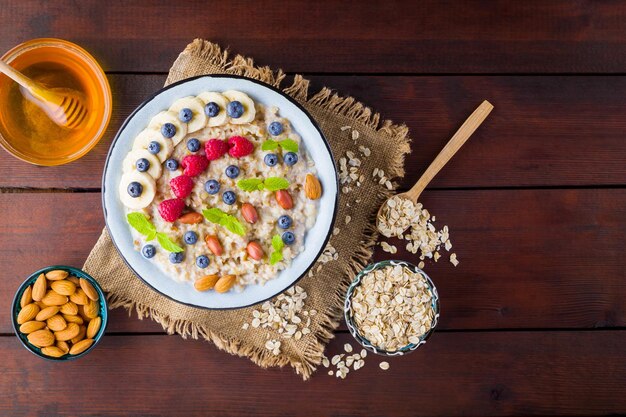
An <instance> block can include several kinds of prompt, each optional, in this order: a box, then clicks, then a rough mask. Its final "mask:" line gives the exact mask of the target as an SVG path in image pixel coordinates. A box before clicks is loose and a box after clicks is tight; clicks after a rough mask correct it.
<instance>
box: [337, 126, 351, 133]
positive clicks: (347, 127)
mask: <svg viewBox="0 0 626 417" xmlns="http://www.w3.org/2000/svg"><path fill="white" fill-rule="evenodd" d="M340 129H341V131H342V132H345V131H346V130H348V129H352V126H341V128H340Z"/></svg>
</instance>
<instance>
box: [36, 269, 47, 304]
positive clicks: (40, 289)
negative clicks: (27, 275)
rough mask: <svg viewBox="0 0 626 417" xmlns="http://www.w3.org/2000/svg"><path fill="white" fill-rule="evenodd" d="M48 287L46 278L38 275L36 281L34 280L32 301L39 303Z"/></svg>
mask: <svg viewBox="0 0 626 417" xmlns="http://www.w3.org/2000/svg"><path fill="white" fill-rule="evenodd" d="M47 285H48V282H47V281H46V277H45V275H44V274H40V275H39V276H38V277H37V280H35V283H34V284H33V294H32V297H33V300H35V301H41V300H42V299H43V297H44V296H45V295H46V286H47Z"/></svg>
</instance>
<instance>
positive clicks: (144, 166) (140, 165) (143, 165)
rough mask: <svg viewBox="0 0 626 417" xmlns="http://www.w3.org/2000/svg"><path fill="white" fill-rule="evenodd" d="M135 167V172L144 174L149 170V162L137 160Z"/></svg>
mask: <svg viewBox="0 0 626 417" xmlns="http://www.w3.org/2000/svg"><path fill="white" fill-rule="evenodd" d="M135 166H136V167H137V171H139V172H146V171H147V170H149V169H150V161H148V160H147V159H146V158H139V159H138V160H137V162H135Z"/></svg>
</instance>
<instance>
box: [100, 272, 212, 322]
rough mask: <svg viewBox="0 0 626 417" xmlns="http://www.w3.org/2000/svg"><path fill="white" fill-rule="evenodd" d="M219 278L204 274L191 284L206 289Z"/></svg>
mask: <svg viewBox="0 0 626 417" xmlns="http://www.w3.org/2000/svg"><path fill="white" fill-rule="evenodd" d="M219 278H220V277H219V276H218V275H215V274H213V275H205V276H203V277H202V278H199V279H197V280H196V282H194V283H193V286H194V288H195V289H196V290H198V291H207V290H210V289H212V288H213V287H215V283H216V282H217V280H218V279H219ZM94 320H95V319H94ZM89 324H91V323H89Z"/></svg>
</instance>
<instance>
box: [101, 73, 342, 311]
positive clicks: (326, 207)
mask: <svg viewBox="0 0 626 417" xmlns="http://www.w3.org/2000/svg"><path fill="white" fill-rule="evenodd" d="M226 90H239V91H243V92H244V93H246V94H248V95H249V96H250V97H251V98H252V99H253V100H254V101H257V102H259V103H262V104H265V105H273V106H277V107H278V108H279V114H280V115H281V116H282V117H285V118H287V119H288V120H289V121H290V122H291V124H292V126H293V128H294V129H295V130H296V131H297V132H298V134H299V135H300V136H301V137H302V142H303V144H304V147H305V148H306V150H307V151H308V152H309V154H310V155H311V158H312V159H313V160H314V161H315V165H316V168H317V172H318V176H319V179H320V182H321V183H322V187H323V190H324V193H323V195H322V198H321V199H320V206H319V211H318V215H317V220H316V222H315V225H314V226H313V227H312V228H311V229H310V230H308V232H307V233H306V235H305V238H304V247H305V250H304V252H302V253H300V254H299V255H298V256H297V257H296V258H295V259H294V260H293V261H292V263H291V265H290V266H289V268H287V269H285V270H283V271H281V272H280V273H279V274H278V275H277V276H276V277H275V278H274V279H272V280H270V281H268V282H267V283H265V284H264V285H249V286H247V287H246V288H245V289H244V290H243V291H242V292H236V291H230V292H228V293H226V294H218V293H215V292H214V291H210V292H198V291H196V290H195V289H194V288H193V285H192V283H189V282H188V283H179V282H176V281H174V280H173V279H172V278H169V277H168V276H167V275H166V274H165V273H164V272H163V271H162V270H161V269H160V268H159V267H158V266H157V265H156V264H155V263H154V262H152V261H150V260H148V259H145V258H144V257H143V256H141V254H140V253H139V252H138V251H136V250H135V249H134V247H133V238H132V235H131V232H130V228H129V226H128V224H127V223H126V214H125V211H124V207H123V205H122V203H121V202H120V200H119V197H118V193H117V189H118V184H119V182H120V179H121V175H122V161H123V160H124V158H125V157H126V154H127V153H128V151H129V150H130V149H131V147H132V144H133V140H134V139H135V136H137V134H139V132H141V131H142V130H143V129H144V128H145V127H146V125H147V124H148V122H149V121H150V119H151V118H152V117H153V116H154V115H156V114H157V113H159V112H160V111H162V110H165V109H167V108H168V107H169V106H170V105H171V104H172V103H173V102H174V101H175V100H176V99H178V98H180V97H186V96H191V95H193V96H195V95H198V94H200V93H202V92H204V91H226ZM337 201H338V183H337V169H336V167H335V161H334V158H333V156H332V153H331V150H330V146H329V145H328V142H327V141H326V138H325V137H324V135H323V134H322V132H321V130H320V128H319V126H318V125H317V123H315V121H314V120H313V118H312V117H311V115H309V114H308V113H307V111H306V110H305V109H304V108H303V107H302V106H301V105H300V104H299V103H298V102H296V101H295V100H294V99H293V98H291V97H289V96H287V95H286V94H284V93H282V92H281V91H279V90H277V89H275V88H274V87H271V86H269V85H267V84H264V83H261V82H259V81H256V80H253V79H249V78H245V77H238V76H231V75H228V76H226V75H204V76H199V77H195V78H190V79H187V80H183V81H179V82H177V83H174V84H171V85H169V86H167V87H165V88H164V89H162V90H160V91H158V92H157V93H155V94H154V95H153V96H152V97H150V98H148V99H147V100H146V101H145V102H143V103H142V104H141V105H140V106H139V107H137V108H136V109H135V111H133V113H132V114H131V115H130V116H129V117H128V119H126V121H125V122H124V124H123V125H122V127H121V128H120V130H119V131H118V132H117V135H116V136H115V139H113V143H112V144H111V149H110V150H109V154H108V156H107V160H106V163H105V166H104V174H103V178H102V205H103V209H104V217H105V222H106V225H107V228H108V230H109V234H110V235H111V239H112V240H113V243H114V244H115V246H116V248H117V250H118V251H119V253H120V255H121V257H122V259H124V261H125V262H126V264H127V265H128V266H129V267H130V268H131V269H132V270H133V271H134V272H135V274H136V275H137V276H138V277H139V278H141V279H142V280H143V281H144V282H145V283H146V284H148V285H149V286H150V287H152V288H153V289H154V290H156V291H158V292H159V293H161V294H163V295H165V296H166V297H169V298H171V299H173V300H175V301H178V302H180V303H183V304H187V305H190V306H194V307H200V308H206V309H234V308H242V307H247V306H250V305H253V304H257V303H260V302H262V301H265V300H267V299H269V298H272V297H274V296H276V295H278V294H280V293H281V292H283V291H285V290H286V289H288V288H289V287H291V286H292V285H294V283H295V282H297V281H298V280H299V279H300V278H302V277H303V276H304V275H306V274H307V272H308V271H309V269H310V268H311V267H312V266H313V264H314V263H315V261H316V260H317V258H318V257H319V256H320V255H321V253H322V251H323V250H324V247H325V246H326V243H327V242H328V239H329V238H330V235H331V231H332V229H333V223H334V220H335V215H336V211H337Z"/></svg>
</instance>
